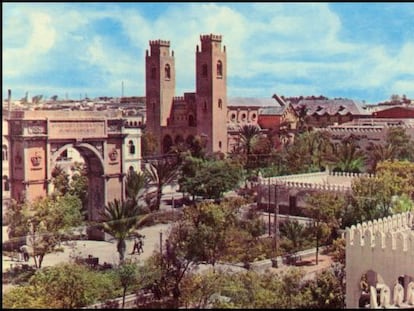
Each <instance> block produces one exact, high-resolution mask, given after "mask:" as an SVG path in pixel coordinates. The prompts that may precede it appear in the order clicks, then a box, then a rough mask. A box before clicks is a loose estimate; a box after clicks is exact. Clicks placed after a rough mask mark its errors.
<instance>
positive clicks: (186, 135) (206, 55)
mask: <svg viewBox="0 0 414 311" xmlns="http://www.w3.org/2000/svg"><path fill="white" fill-rule="evenodd" d="M200 41H201V48H200V46H198V45H197V48H196V91H195V92H193V93H185V94H184V96H179V97H176V96H175V85H176V80H175V59H174V51H170V42H169V41H165V40H156V41H150V51H148V50H147V52H146V57H145V63H146V124H147V129H148V131H149V132H151V133H152V134H153V135H154V136H155V138H156V140H157V141H158V142H159V150H158V152H159V153H167V152H168V151H169V150H170V148H171V146H172V145H174V144H178V143H187V144H188V145H191V143H192V141H193V140H194V138H195V136H200V137H201V139H202V141H203V142H204V144H205V147H206V151H207V152H208V153H213V152H223V153H226V152H227V128H226V127H227V125H226V118H227V83H226V82H227V59H226V47H225V46H223V47H222V45H221V43H222V37H221V36H220V35H213V34H209V35H201V36H200Z"/></svg>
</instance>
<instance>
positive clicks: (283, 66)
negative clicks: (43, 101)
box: [2, 2, 414, 104]
mask: <svg viewBox="0 0 414 311" xmlns="http://www.w3.org/2000/svg"><path fill="white" fill-rule="evenodd" d="M2 7H3V10H2V14H3V16H2V17H3V18H2V22H3V25H2V26H3V27H2V29H3V62H2V64H3V88H2V90H3V91H2V93H3V99H4V98H7V89H11V90H12V98H13V99H20V98H22V97H23V96H25V94H26V92H29V94H30V96H35V95H43V97H44V98H50V97H51V96H53V95H58V96H59V98H65V97H68V98H71V99H80V98H84V97H85V96H87V97H90V98H94V97H98V96H113V97H119V96H121V95H122V85H123V90H124V93H123V94H124V96H145V51H146V50H147V49H149V41H150V40H157V39H162V40H169V41H170V44H171V47H170V49H171V50H174V55H175V66H176V91H175V94H176V96H181V95H183V93H184V92H194V91H195V51H196V46H197V45H200V35H203V34H211V33H212V34H220V35H222V45H225V46H226V54H227V93H228V94H227V95H228V96H229V97H261V98H265V97H271V96H272V95H273V94H275V93H276V94H278V95H283V96H301V95H303V96H310V95H324V96H327V97H329V98H336V97H342V98H349V99H354V100H357V101H361V102H365V103H367V104H375V103H378V102H380V101H385V100H387V99H389V98H390V96H391V95H392V94H399V95H403V94H405V95H406V96H407V97H409V98H414V3H409V2H406V3H404V2H403V3H392V2H388V3H371V2H370V3H339V2H336V3H237V2H234V3H224V2H223V3H220V2H217V3H214V2H198V3H197V2H194V3H191V2H189V3H183V2H182V3H169V2H164V3H156V2H147V3H128V2H125V3H115V2H107V3H105V2H101V3H100V2H93V3H70V2H67V3H62V2H60V3H17V2H16V3H4V2H3V3H2Z"/></svg>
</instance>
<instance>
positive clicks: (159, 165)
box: [144, 159, 178, 210]
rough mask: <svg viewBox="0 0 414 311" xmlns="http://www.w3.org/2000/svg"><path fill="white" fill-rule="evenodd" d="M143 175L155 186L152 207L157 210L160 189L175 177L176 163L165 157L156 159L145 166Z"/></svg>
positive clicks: (159, 201)
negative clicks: (154, 197)
mask: <svg viewBox="0 0 414 311" xmlns="http://www.w3.org/2000/svg"><path fill="white" fill-rule="evenodd" d="M144 175H145V178H146V181H147V183H148V184H149V185H151V186H155V187H156V188H157V190H156V191H157V195H156V202H155V206H154V209H156V210H158V209H159V208H160V204H161V196H162V189H163V187H164V186H165V185H166V184H169V183H171V182H173V181H174V179H175V178H176V177H177V175H178V165H177V164H176V163H175V162H172V161H168V160H166V159H160V160H156V161H154V162H153V163H150V164H149V165H148V166H147V167H145V172H144Z"/></svg>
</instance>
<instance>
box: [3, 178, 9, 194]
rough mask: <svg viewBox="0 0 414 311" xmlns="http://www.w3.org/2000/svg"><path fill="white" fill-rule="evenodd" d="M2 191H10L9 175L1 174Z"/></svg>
mask: <svg viewBox="0 0 414 311" xmlns="http://www.w3.org/2000/svg"><path fill="white" fill-rule="evenodd" d="M3 191H10V184H9V177H7V175H4V176H3Z"/></svg>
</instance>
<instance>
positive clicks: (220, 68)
mask: <svg viewBox="0 0 414 311" xmlns="http://www.w3.org/2000/svg"><path fill="white" fill-rule="evenodd" d="M222 76H223V64H222V63H221V61H220V60H219V61H218V62H217V77H218V78H221V77H222Z"/></svg>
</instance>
